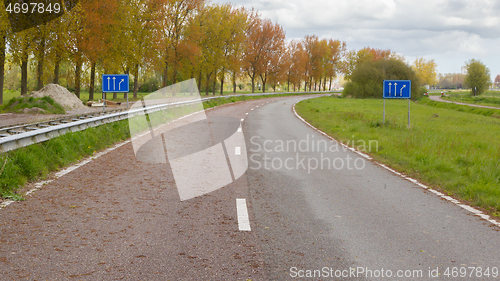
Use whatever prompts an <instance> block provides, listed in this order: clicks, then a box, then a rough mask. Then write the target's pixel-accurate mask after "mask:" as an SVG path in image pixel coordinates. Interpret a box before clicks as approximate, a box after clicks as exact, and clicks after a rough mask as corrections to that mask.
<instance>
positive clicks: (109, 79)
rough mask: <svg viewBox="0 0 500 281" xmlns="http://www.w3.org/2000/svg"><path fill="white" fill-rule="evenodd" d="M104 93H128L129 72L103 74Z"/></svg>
mask: <svg viewBox="0 0 500 281" xmlns="http://www.w3.org/2000/svg"><path fill="white" fill-rule="evenodd" d="M102 92H103V93H128V92H130V89H129V77H128V75H127V74H103V75H102Z"/></svg>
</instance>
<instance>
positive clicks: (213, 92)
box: [212, 76, 217, 96]
mask: <svg viewBox="0 0 500 281" xmlns="http://www.w3.org/2000/svg"><path fill="white" fill-rule="evenodd" d="M215 84H217V76H215V77H214V83H213V87H212V95H214V96H215Z"/></svg>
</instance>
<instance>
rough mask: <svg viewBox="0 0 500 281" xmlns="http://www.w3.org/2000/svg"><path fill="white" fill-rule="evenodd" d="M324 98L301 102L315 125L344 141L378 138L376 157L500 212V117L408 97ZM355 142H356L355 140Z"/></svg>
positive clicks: (299, 107)
mask: <svg viewBox="0 0 500 281" xmlns="http://www.w3.org/2000/svg"><path fill="white" fill-rule="evenodd" d="M386 105H387V107H386V113H387V115H386V118H387V125H385V126H383V125H382V124H381V122H382V110H383V101H382V100H374V99H366V100H356V99H341V98H333V97H322V98H316V99H311V100H306V101H303V102H301V103H299V104H298V105H297V111H298V113H299V114H300V115H301V116H303V117H304V118H305V119H306V120H308V121H309V122H311V124H313V125H314V126H316V127H318V128H319V129H321V130H323V131H325V132H326V133H328V134H330V135H331V136H333V137H335V138H336V139H338V140H341V141H343V142H347V141H350V143H351V144H352V142H353V140H354V141H355V143H357V144H360V143H362V142H361V141H365V142H369V141H370V140H376V141H378V144H379V149H378V151H369V152H368V153H369V154H371V155H372V156H373V157H374V159H376V160H377V161H380V162H382V163H385V164H387V165H389V166H391V167H393V168H395V169H397V170H399V171H401V172H404V173H406V174H409V175H410V176H412V177H414V178H418V179H420V180H422V181H423V182H425V183H427V184H428V185H430V186H432V187H434V188H438V189H441V190H442V191H444V192H445V193H448V194H449V195H455V196H456V197H458V198H461V199H463V200H466V201H468V202H470V203H471V204H472V205H476V206H480V207H483V208H485V209H486V210H488V211H490V212H491V213H492V214H493V215H495V216H500V161H498V159H499V158H500V142H499V139H500V119H498V118H494V117H487V116H482V115H479V114H472V113H464V112H459V111H456V110H453V109H446V108H437V107H431V106H427V105H423V104H416V103H412V104H411V129H407V128H406V125H407V114H408V103H407V101H399V100H390V101H387V103H386ZM355 146H356V145H355Z"/></svg>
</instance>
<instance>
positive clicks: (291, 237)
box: [0, 97, 500, 280]
mask: <svg viewBox="0 0 500 281" xmlns="http://www.w3.org/2000/svg"><path fill="white" fill-rule="evenodd" d="M303 99H305V97H285V98H273V99H268V100H257V101H249V102H244V103H238V104H234V105H228V106H223V107H219V108H217V109H214V110H211V111H209V113H208V115H209V116H231V117H233V118H236V119H238V120H239V119H244V121H243V123H242V124H243V132H244V134H245V139H246V149H247V153H248V159H249V161H248V164H249V168H248V170H247V172H246V174H245V175H244V176H242V177H240V178H239V179H237V180H236V181H235V182H233V183H232V184H229V185H227V186H225V187H223V188H221V189H219V190H216V191H214V192H212V193H210V194H207V195H203V196H200V197H197V198H194V199H190V200H186V201H180V200H179V194H178V193H177V190H176V188H175V182H174V179H173V175H172V170H171V169H170V167H169V165H168V164H147V163H142V162H139V161H137V160H136V158H135V156H134V153H133V150H132V145H131V144H126V145H124V146H122V147H120V148H118V149H116V150H114V151H112V152H110V153H108V154H106V155H104V156H102V157H100V158H98V159H96V160H95V161H93V162H91V163H89V164H87V165H84V166H82V167H80V168H79V169H77V170H75V171H73V172H71V173H69V174H67V175H65V176H63V177H61V178H59V179H57V180H55V181H53V182H52V183H50V184H48V185H47V186H45V187H43V188H42V189H41V190H39V191H37V192H36V193H35V194H34V195H33V196H30V197H29V199H28V200H26V201H24V202H20V203H15V204H12V205H9V206H8V207H7V208H5V209H2V210H0V214H1V215H0V245H1V247H0V274H2V280H68V279H69V280H117V279H123V280H294V279H297V278H299V277H304V278H299V279H308V280H380V279H382V276H384V278H383V279H384V280H387V279H389V280H391V279H392V280H436V279H440V280H441V279H442V280H447V279H450V280H454V279H456V278H451V276H450V278H446V275H445V274H446V269H447V268H448V269H449V271H448V273H449V274H453V272H455V273H457V274H461V273H462V272H463V271H464V270H465V274H466V275H467V278H465V279H462V280H473V279H475V278H474V276H476V275H478V274H479V273H478V272H479V268H481V273H482V274H483V273H485V272H486V269H488V272H489V273H488V274H489V275H490V278H486V277H485V276H484V275H481V277H479V278H477V280H490V279H494V278H492V274H493V273H494V272H495V269H498V268H499V267H500V232H499V229H498V228H497V227H496V226H491V225H490V224H489V223H487V222H486V221H483V220H481V219H480V218H479V217H477V216H473V215H471V213H469V212H468V211H466V210H464V209H462V208H460V207H458V206H457V205H454V204H452V203H450V202H448V201H446V200H443V199H441V198H440V197H437V196H436V195H434V194H432V193H430V192H428V191H426V190H424V189H422V188H420V187H418V186H416V185H415V184H413V183H411V182H409V181H407V180H404V179H402V178H400V177H398V176H397V175H395V174H393V173H390V172H389V171H387V170H386V169H383V168H381V167H380V166H378V165H376V164H374V163H372V162H370V161H368V160H365V159H364V158H362V157H360V156H359V155H358V154H355V153H352V152H349V151H347V152H346V151H343V149H342V148H341V147H339V146H336V145H335V143H329V142H328V141H329V140H328V139H326V137H324V136H322V135H321V134H319V133H317V132H316V131H315V130H313V129H312V128H310V127H308V126H307V125H306V124H304V123H303V122H302V121H300V120H299V119H297V118H296V116H295V115H294V113H293V111H292V106H293V104H295V103H296V102H298V101H300V100H303ZM268 102H269V103H268ZM257 106H258V107H257ZM247 113H248V114H247ZM193 137H196V136H195V135H193ZM325 142H327V146H325V145H324V143H325ZM313 144H314V148H313ZM336 147H338V148H339V149H338V150H336V149H335V148H336ZM325 159H326V160H325ZM315 160H317V161H318V162H317V163H323V168H322V169H321V168H320V165H318V166H317V167H316V168H315V165H314V163H315ZM328 162H329V163H330V167H328ZM341 164H343V166H342V165H341ZM237 199H246V202H247V206H248V215H249V222H250V227H251V231H240V229H239V226H238V220H239V219H240V218H239V217H238V214H237V207H236V202H237ZM453 268H455V269H453ZM453 270H455V271H453ZM496 272H497V274H498V271H496ZM314 274H316V275H315V276H314ZM389 274H391V276H392V278H387V277H388V275H389ZM437 274H439V275H437ZM475 274H476V275H475ZM397 275H402V276H397ZM405 275H406V277H405ZM434 275H435V276H439V278H433V276H434ZM307 276H313V277H311V278H305V277H307ZM335 276H337V277H338V276H343V277H340V278H331V277H335Z"/></svg>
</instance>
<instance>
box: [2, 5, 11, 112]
mask: <svg viewBox="0 0 500 281" xmlns="http://www.w3.org/2000/svg"><path fill="white" fill-rule="evenodd" d="M8 28H9V22H8V20H7V12H6V11H5V6H4V5H0V105H2V104H3V84H4V80H5V54H6V47H7V31H8Z"/></svg>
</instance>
